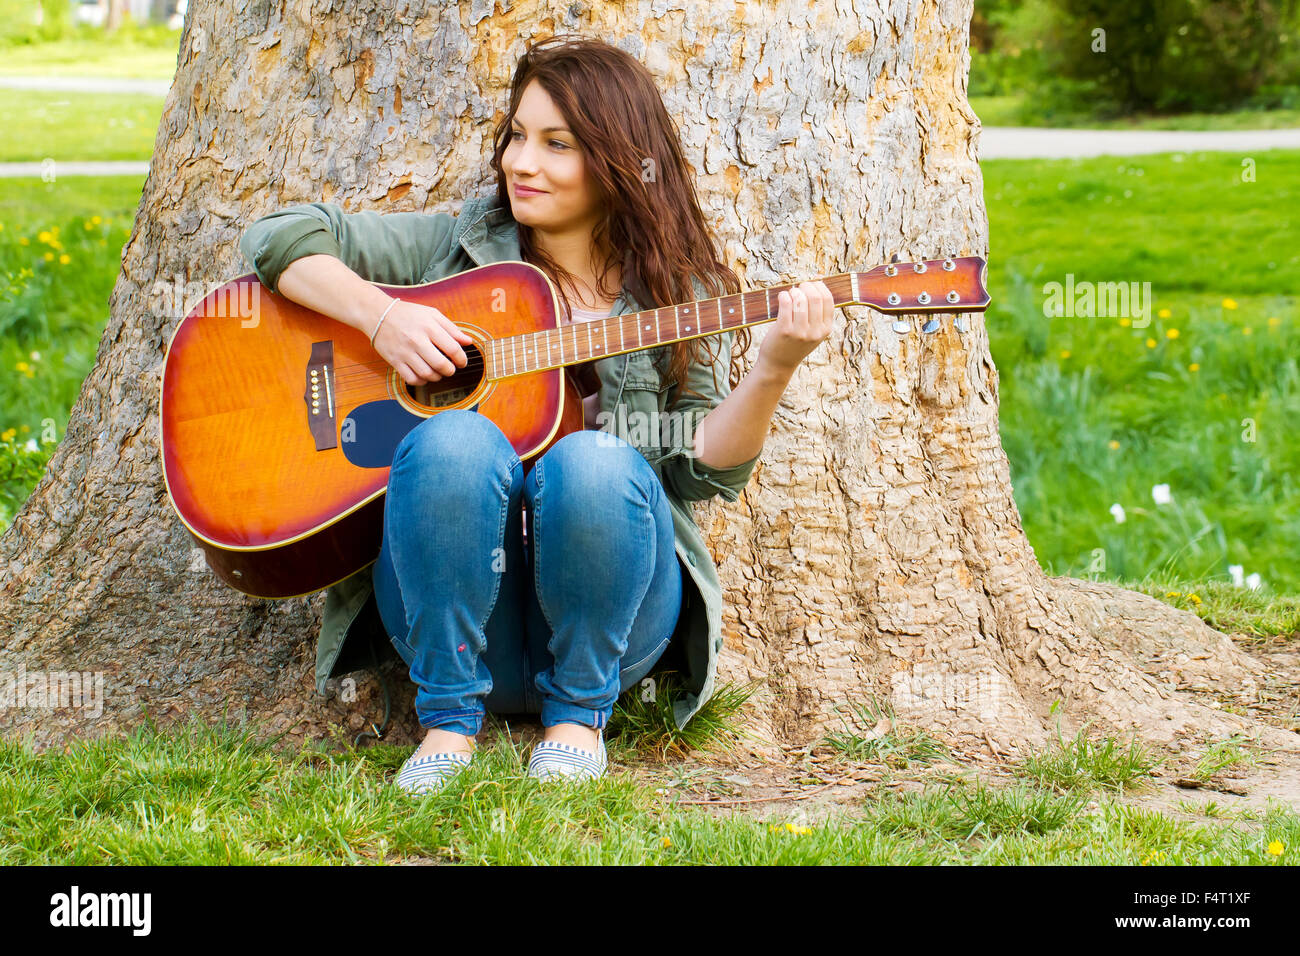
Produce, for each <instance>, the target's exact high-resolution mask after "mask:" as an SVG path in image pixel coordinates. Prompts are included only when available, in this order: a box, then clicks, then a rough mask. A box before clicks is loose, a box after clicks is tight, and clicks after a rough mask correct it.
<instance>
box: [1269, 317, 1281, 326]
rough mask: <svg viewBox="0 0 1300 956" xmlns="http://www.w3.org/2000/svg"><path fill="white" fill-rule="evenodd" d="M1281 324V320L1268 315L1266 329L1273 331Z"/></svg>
mask: <svg viewBox="0 0 1300 956" xmlns="http://www.w3.org/2000/svg"><path fill="white" fill-rule="evenodd" d="M1281 324H1282V320H1281V319H1279V318H1278V317H1277V316H1276V315H1270V316H1269V317H1268V327H1269V328H1270V329H1275V328H1277V327H1278V326H1279V325H1281Z"/></svg>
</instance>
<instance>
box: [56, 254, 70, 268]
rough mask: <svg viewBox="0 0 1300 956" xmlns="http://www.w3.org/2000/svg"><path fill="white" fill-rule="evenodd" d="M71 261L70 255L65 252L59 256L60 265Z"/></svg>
mask: <svg viewBox="0 0 1300 956" xmlns="http://www.w3.org/2000/svg"><path fill="white" fill-rule="evenodd" d="M71 261H72V256H70V255H68V254H67V253H66V252H65V253H64V254H63V255H61V256H59V262H60V263H61V264H62V265H65V266H66V265H67V264H68V263H69V262H71Z"/></svg>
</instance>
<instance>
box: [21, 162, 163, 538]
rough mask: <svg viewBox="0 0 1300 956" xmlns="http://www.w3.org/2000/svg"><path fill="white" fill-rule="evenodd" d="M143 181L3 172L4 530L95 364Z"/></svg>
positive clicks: (60, 435)
mask: <svg viewBox="0 0 1300 956" xmlns="http://www.w3.org/2000/svg"><path fill="white" fill-rule="evenodd" d="M141 185H142V180H141V179H136V178H135V177H113V178H108V179H93V178H86V177H78V176H73V177H68V178H60V179H56V181H55V182H53V183H44V182H41V181H40V180H39V179H0V530H3V529H4V528H6V527H8V525H9V523H10V521H12V519H13V516H14V514H15V513H17V510H18V508H19V507H20V506H21V505H22V502H23V501H24V500H26V498H27V496H28V495H29V494H30V493H31V490H32V488H33V487H35V485H36V482H37V480H38V479H39V477H40V475H41V472H42V471H43V470H44V467H45V462H46V461H47V460H48V459H49V456H50V455H51V454H52V453H53V450H54V448H55V446H56V444H57V443H58V440H59V439H60V438H62V436H63V433H64V431H65V430H66V428H67V423H68V414H69V412H70V411H71V409H72V405H73V403H74V402H75V401H76V397H77V393H78V392H79V391H80V389H81V383H82V381H83V380H84V379H85V377H86V375H87V374H88V373H89V372H90V369H91V368H92V366H93V364H94V358H95V350H96V348H97V346H98V344H99V339H100V337H101V336H102V335H103V331H104V327H105V325H106V324H107V322H108V297H109V294H110V293H111V292H112V289H113V284H114V282H116V280H117V271H118V267H119V263H120V260H121V254H122V246H123V245H124V244H125V242H126V239H127V237H128V235H129V234H130V231H131V223H132V221H133V220H134V218H135V211H136V206H137V205H138V203H139V200H140V189H141ZM96 219H98V221H97V222H96V221H95V220H96ZM24 240H25V241H24ZM47 256H48V257H49V258H46V257H47ZM62 256H67V258H68V261H67V262H66V263H64V262H62V261H61V258H60V257H62Z"/></svg>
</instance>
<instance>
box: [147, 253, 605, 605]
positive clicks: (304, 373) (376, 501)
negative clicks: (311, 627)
mask: <svg viewBox="0 0 1300 956" xmlns="http://www.w3.org/2000/svg"><path fill="white" fill-rule="evenodd" d="M378 288H380V289H383V290H384V291H385V292H388V293H389V294H390V295H394V296H396V297H398V298H401V299H402V300H403V301H407V302H416V303H419V304H420V305H425V306H431V307H434V308H437V309H439V310H440V311H441V312H442V313H443V314H445V315H446V316H448V317H449V318H450V319H452V321H454V322H455V323H456V324H457V325H458V326H459V327H460V328H461V329H463V330H464V331H465V332H466V333H468V334H469V335H470V336H471V337H473V339H474V344H473V345H471V346H465V353H466V356H467V357H468V359H469V362H468V364H467V366H466V368H464V369H459V370H457V373H456V375H454V376H452V377H450V378H446V379H443V380H442V381H440V382H436V383H432V384H431V385H430V386H428V388H427V390H426V389H411V388H409V387H408V386H407V385H406V384H405V382H403V381H402V379H401V378H400V376H398V374H397V372H396V371H395V370H393V369H392V368H391V367H389V365H388V364H387V363H386V362H385V361H384V360H383V359H382V358H381V357H380V356H379V354H378V353H377V352H376V351H375V350H374V348H373V347H372V346H371V345H370V342H369V339H368V338H367V336H366V335H364V334H362V333H361V332H358V331H356V330H355V329H353V328H351V327H349V326H347V325H344V324H343V323H342V322H338V321H335V320H333V319H330V318H328V317H326V316H323V315H320V314H319V313H316V312H314V311H312V310H310V309H307V308H305V307H303V306H300V305H298V304H296V303H294V302H292V301H291V300H289V299H287V298H285V297H284V296H281V295H278V294H276V293H273V292H271V291H270V290H269V289H267V288H266V287H265V286H264V285H262V283H261V282H260V281H259V280H258V279H257V277H256V276H255V275H251V274H250V275H245V276H240V277H239V278H237V279H233V280H231V281H230V282H227V283H225V284H224V285H222V286H219V287H218V288H216V289H214V290H212V291H211V292H209V293H208V294H207V296H205V297H204V299H203V301H202V302H201V303H199V305H198V306H197V307H196V308H195V309H194V310H193V311H191V312H190V313H189V314H188V315H187V316H186V317H185V318H184V319H183V320H182V321H181V323H180V325H179V326H178V327H177V329H176V332H175V334H174V336H173V338H172V341H171V344H170V346H169V348H168V350H167V356H166V359H165V366H164V370H163V379H162V395H161V405H160V419H161V435H160V442H161V452H162V462H163V470H164V475H165V479H166V484H167V491H168V494H169V495H170V497H171V500H172V503H173V505H174V506H175V508H176V511H177V513H178V514H179V515H180V518H181V520H182V522H184V524H185V526H186V528H187V529H188V530H189V532H190V534H191V535H193V537H194V539H195V541H196V542H197V543H198V546H199V547H200V548H201V549H202V550H203V552H204V554H205V556H206V558H207V562H208V565H209V566H210V567H211V568H212V570H213V571H214V573H216V575H217V576H218V577H219V578H221V580H222V581H224V582H225V583H226V584H228V585H230V586H231V587H233V588H235V589H236V590H239V591H242V592H244V593H246V594H251V595H255V596H258V597H267V598H285V597H294V596H297V595H301V594H307V593H310V592H312V591H316V590H319V589H321V588H323V587H327V586H329V585H331V584H334V583H336V582H337V581H340V580H342V579H343V578H345V577H348V576H349V575H351V574H353V573H354V572H356V571H358V570H360V569H361V568H363V567H365V566H366V565H367V564H369V563H370V562H372V561H374V560H375V559H376V558H377V557H378V555H379V546H380V540H381V534H382V529H383V521H382V518H383V503H384V499H383V495H384V491H385V489H386V487H387V484H388V472H389V468H390V466H391V464H392V460H393V453H394V451H395V450H396V448H397V446H398V444H399V443H400V442H401V440H402V439H403V438H404V437H405V436H406V435H407V434H408V433H409V432H410V431H411V429H413V428H415V427H416V426H417V425H419V424H420V423H421V422H422V421H424V420H425V419H426V418H429V417H431V416H433V415H436V414H438V413H439V412H442V411H446V410H448V409H451V408H466V409H473V410H477V411H478V412H479V413H481V414H483V415H486V416H487V417H488V418H490V419H491V420H492V421H493V422H495V423H496V425H497V426H498V427H499V428H500V429H501V431H502V432H503V433H504V434H505V435H506V437H507V438H508V439H509V440H510V443H511V445H513V446H514V449H515V452H516V454H518V455H519V457H520V458H521V459H523V460H524V462H525V467H526V468H531V466H532V464H533V462H534V461H535V460H536V458H537V456H539V455H540V454H542V453H544V452H545V451H546V450H547V449H548V448H549V447H550V446H551V445H553V444H554V443H555V442H556V441H558V440H559V439H560V438H562V437H563V436H564V435H566V434H568V433H569V432H572V431H579V430H581V429H582V427H583V420H582V402H581V400H580V397H579V395H578V392H577V389H576V388H575V387H574V385H573V382H572V381H571V380H570V377H569V376H568V375H567V374H565V371H566V370H565V369H562V368H556V369H549V370H546V371H540V372H534V373H531V374H525V375H514V376H512V377H507V378H489V377H488V375H487V374H486V370H487V368H488V365H487V363H486V361H485V355H486V350H487V349H488V348H489V347H490V343H491V342H492V340H494V339H497V338H501V337H504V336H514V335H519V334H522V333H530V332H537V331H543V330H547V329H556V328H558V327H559V326H560V324H561V323H560V315H561V312H560V306H559V302H558V300H557V299H556V296H555V292H554V289H553V288H552V286H551V285H550V283H549V281H548V280H547V279H546V277H545V275H544V274H543V273H542V272H541V271H540V270H538V269H537V268H535V267H534V266H531V265H528V264H527V263H523V262H501V263H494V264H491V265H486V266H482V267H479V268H476V269H471V270H469V271H467V272H462V273H459V274H457V275H454V276H450V277H448V278H446V279H442V280H439V281H437V282H431V283H428V284H425V285H418V286H384V285H379V286H378Z"/></svg>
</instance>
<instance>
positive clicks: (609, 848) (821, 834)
mask: <svg viewBox="0 0 1300 956" xmlns="http://www.w3.org/2000/svg"><path fill="white" fill-rule="evenodd" d="M408 753H409V748H400V747H392V746H389V745H386V744H379V745H376V746H374V747H372V748H369V749H366V750H360V751H356V750H352V749H350V748H348V749H344V750H341V751H331V750H329V749H327V748H324V747H312V748H307V749H304V750H302V751H299V752H277V751H276V750H275V749H274V748H273V747H272V746H271V744H270V743H269V742H267V741H265V740H260V739H258V736H257V735H256V733H255V732H254V731H253V730H252V729H251V728H247V727H233V726H229V725H224V724H222V725H217V726H214V727H207V726H204V725H201V724H198V723H194V722H191V723H190V724H189V725H188V726H183V727H179V726H178V727H175V728H171V729H168V730H166V731H165V732H158V731H157V730H156V729H155V728H154V727H153V726H152V725H148V724H146V725H145V726H142V727H141V728H140V729H138V730H137V731H136V732H135V733H133V734H132V735H131V736H130V737H128V738H121V739H114V738H104V739H99V740H95V741H89V742H77V743H74V744H73V745H72V746H70V747H69V748H68V749H67V751H66V752H63V751H59V750H48V751H45V752H44V753H41V754H35V753H33V752H32V751H31V750H30V749H28V748H27V747H25V746H23V745H21V744H18V743H15V742H12V741H0V863H3V864H16V863H17V864H50V863H58V864H65V863H72V864H91V865H93V864H229V863H238V864H250V863H294V864H319V863H395V862H399V861H402V860H406V859H416V858H418V859H425V860H432V861H436V862H449V863H494V864H539V863H540V864H560V863H581V864H636V865H646V864H649V865H654V864H694V863H720V864H739V865H762V864H824V863H833V864H842V863H889V864H943V863H983V864H998V863H1010V864H1025V863H1047V864H1074V863H1080V864H1096V863H1101V864H1112V865H1128V864H1141V863H1167V864H1185V865H1205V864H1222V863H1230V864H1269V863H1271V864H1286V863H1290V862H1292V861H1293V857H1294V855H1295V853H1296V851H1297V848H1300V816H1297V815H1296V814H1295V813H1293V812H1290V811H1288V810H1285V809H1283V808H1278V807H1274V808H1273V809H1271V810H1269V811H1268V812H1267V813H1254V812H1251V813H1240V814H1237V815H1236V817H1235V819H1232V820H1225V821H1219V820H1214V819H1207V822H1205V823H1203V824H1202V823H1185V822H1180V821H1175V820H1173V819H1170V818H1168V817H1165V816H1163V815H1161V814H1158V813H1154V812H1151V811H1147V810H1142V809H1139V808H1134V807H1131V806H1124V805H1120V804H1112V803H1109V802H1103V803H1101V804H1099V805H1098V807H1097V809H1096V811H1095V812H1088V811H1086V810H1085V808H1084V798H1083V796H1082V795H1081V794H1080V793H1077V792H1067V793H1065V794H1058V793H1055V792H1053V791H1051V790H1049V789H1045V788H1037V787H1031V786H1015V787H1007V788H1001V789H991V788H989V787H988V786H986V785H984V784H982V783H979V782H976V783H975V784H973V785H961V786H952V785H950V786H943V787H928V788H926V789H925V790H924V792H921V793H910V794H895V793H892V792H876V793H873V794H872V796H871V797H870V798H869V799H868V800H866V801H865V802H864V803H863V804H862V805H860V806H856V807H850V808H848V809H846V810H841V811H836V812H832V813H829V814H828V815H827V816H826V817H825V818H824V819H822V820H819V821H817V822H811V821H810V820H809V819H808V818H807V816H806V814H805V813H804V812H803V809H802V808H801V807H800V806H799V805H798V804H789V805H786V806H778V807H772V808H768V809H767V810H765V811H764V812H763V813H762V814H761V815H755V814H744V813H733V814H731V815H729V816H728V815H711V814H710V812H708V811H705V810H702V809H696V808H690V807H676V806H673V805H672V803H671V802H670V801H667V800H665V799H663V798H661V797H660V796H659V795H657V794H656V793H655V792H654V791H653V790H652V789H650V788H649V787H648V786H645V785H642V784H639V783H638V782H637V781H636V780H635V779H633V778H632V777H631V775H630V774H626V773H615V774H613V775H611V776H609V777H606V778H604V779H602V780H598V781H590V782H587V783H583V784H579V785H576V786H565V785H560V786H556V785H554V784H541V783H538V782H537V781H533V780H529V779H527V777H526V776H525V769H526V761H525V759H524V756H525V755H524V754H522V753H520V752H519V750H518V749H517V748H516V747H515V746H514V744H513V743H512V742H511V739H510V738H509V736H508V735H506V734H504V733H499V734H498V737H497V739H496V740H495V741H494V742H493V743H492V744H491V745H490V746H488V747H485V748H483V749H482V750H481V751H480V757H479V758H477V759H476V760H475V762H474V764H472V765H471V767H470V769H469V770H468V771H466V772H465V773H464V774H462V775H461V776H460V777H459V778H457V779H456V780H455V781H454V782H453V783H452V784H451V785H450V786H448V787H447V788H446V789H445V790H444V791H442V792H440V793H437V794H433V795H426V796H423V797H410V796H408V795H406V794H403V793H401V792H399V791H397V790H396V789H395V788H394V787H393V786H392V784H391V779H392V776H393V774H394V773H395V771H396V768H397V767H398V766H400V764H401V762H402V760H403V759H405V757H406V756H407V754H408ZM1272 841H1278V842H1279V843H1280V844H1281V845H1282V847H1283V848H1284V849H1283V852H1282V853H1281V854H1280V855H1275V854H1270V853H1269V852H1268V849H1267V847H1268V845H1269V844H1270V842H1272Z"/></svg>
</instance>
